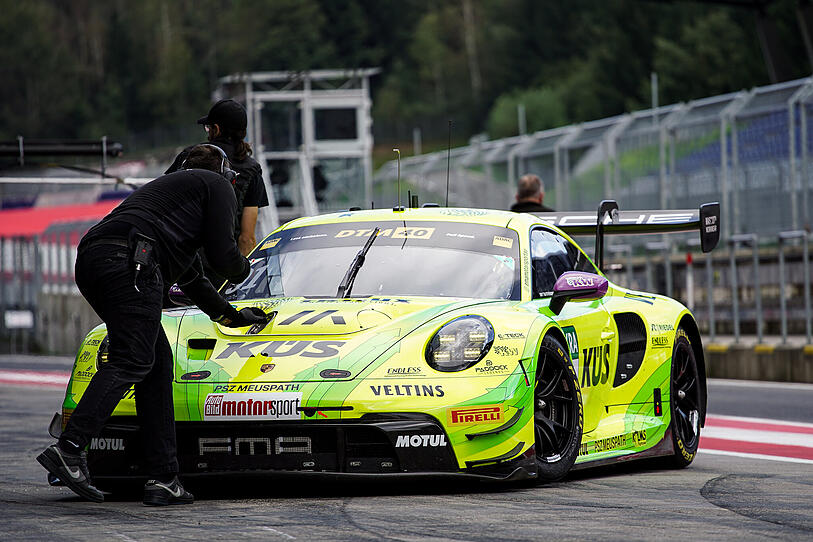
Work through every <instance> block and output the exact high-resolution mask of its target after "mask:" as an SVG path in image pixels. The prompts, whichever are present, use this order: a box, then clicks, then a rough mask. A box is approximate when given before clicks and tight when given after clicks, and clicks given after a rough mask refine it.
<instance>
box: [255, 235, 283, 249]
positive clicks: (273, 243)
mask: <svg viewBox="0 0 813 542" xmlns="http://www.w3.org/2000/svg"><path fill="white" fill-rule="evenodd" d="M280 239H282V238H281V237H277V238H275V239H269V240H268V241H266V242H265V243H263V246H261V247H260V250H265V249H267V248H274V247H275V246H277V244H279V242H280Z"/></svg>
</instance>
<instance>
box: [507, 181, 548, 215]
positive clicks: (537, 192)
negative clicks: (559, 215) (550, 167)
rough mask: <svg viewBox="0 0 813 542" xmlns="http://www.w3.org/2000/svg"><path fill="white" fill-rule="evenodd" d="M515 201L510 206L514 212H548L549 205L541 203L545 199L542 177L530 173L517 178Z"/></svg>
mask: <svg viewBox="0 0 813 542" xmlns="http://www.w3.org/2000/svg"><path fill="white" fill-rule="evenodd" d="M516 199H517V202H516V203H515V204H513V205H512V206H511V210H512V211H514V212H516V213H550V212H552V211H553V209H551V208H550V207H547V206H545V205H542V202H543V201H544V200H545V185H544V184H542V179H540V178H539V177H537V176H536V175H534V174H532V173H528V174H526V175H523V176H522V177H520V178H519V186H518V187H517V195H516Z"/></svg>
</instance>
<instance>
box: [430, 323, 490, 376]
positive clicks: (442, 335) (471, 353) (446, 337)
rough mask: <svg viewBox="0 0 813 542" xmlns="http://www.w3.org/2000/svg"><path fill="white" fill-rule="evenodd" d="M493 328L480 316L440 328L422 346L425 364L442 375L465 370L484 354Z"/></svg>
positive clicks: (486, 351) (488, 346) (486, 352)
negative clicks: (442, 373)
mask: <svg viewBox="0 0 813 542" xmlns="http://www.w3.org/2000/svg"><path fill="white" fill-rule="evenodd" d="M493 342H494V328H493V327H491V324H490V323H489V321H488V320H486V319H485V318H483V317H482V316H461V317H460V318H455V319H454V320H452V321H451V322H449V323H448V324H446V325H444V326H443V327H442V328H440V329H439V330H438V331H437V333H435V336H434V337H432V340H430V341H429V344H428V345H427V346H426V363H428V364H429V366H430V367H432V368H433V369H435V370H438V371H443V372H444V373H448V372H453V371H462V370H463V369H468V368H469V367H471V366H472V365H474V364H475V363H477V362H478V361H480V360H481V359H483V358H484V357H485V356H486V354H488V350H489V348H491V344H492V343H493Z"/></svg>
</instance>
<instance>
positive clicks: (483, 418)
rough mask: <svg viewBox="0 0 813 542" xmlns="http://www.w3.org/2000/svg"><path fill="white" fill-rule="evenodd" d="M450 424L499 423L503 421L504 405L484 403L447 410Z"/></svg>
mask: <svg viewBox="0 0 813 542" xmlns="http://www.w3.org/2000/svg"><path fill="white" fill-rule="evenodd" d="M447 413H448V416H447V421H448V424H449V425H472V424H476V423H498V422H501V421H503V407H502V405H483V406H478V407H467V408H450V409H448V410H447Z"/></svg>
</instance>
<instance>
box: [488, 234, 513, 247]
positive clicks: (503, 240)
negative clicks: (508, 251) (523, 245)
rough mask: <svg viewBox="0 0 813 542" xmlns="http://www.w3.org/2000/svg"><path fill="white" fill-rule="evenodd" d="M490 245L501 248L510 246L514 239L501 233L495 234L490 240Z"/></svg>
mask: <svg viewBox="0 0 813 542" xmlns="http://www.w3.org/2000/svg"><path fill="white" fill-rule="evenodd" d="M491 244H492V245H494V246H495V247H502V248H511V247H513V246H514V240H513V239H511V238H510V237H503V236H501V235H495V236H494V240H493V241H492V242H491Z"/></svg>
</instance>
